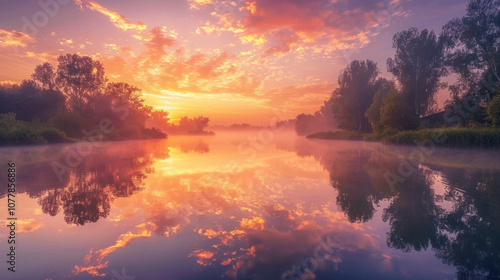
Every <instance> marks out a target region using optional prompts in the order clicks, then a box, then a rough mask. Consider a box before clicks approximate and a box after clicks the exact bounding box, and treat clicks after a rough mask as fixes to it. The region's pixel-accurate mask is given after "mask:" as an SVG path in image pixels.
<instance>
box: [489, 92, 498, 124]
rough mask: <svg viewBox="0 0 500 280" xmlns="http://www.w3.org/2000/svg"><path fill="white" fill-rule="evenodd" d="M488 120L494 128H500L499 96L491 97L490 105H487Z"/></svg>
mask: <svg viewBox="0 0 500 280" xmlns="http://www.w3.org/2000/svg"><path fill="white" fill-rule="evenodd" d="M486 112H487V113H488V119H489V120H490V121H491V124H492V125H493V126H494V127H499V126H500V95H497V96H495V97H493V99H492V100H491V102H490V104H488V109H487V110H486Z"/></svg>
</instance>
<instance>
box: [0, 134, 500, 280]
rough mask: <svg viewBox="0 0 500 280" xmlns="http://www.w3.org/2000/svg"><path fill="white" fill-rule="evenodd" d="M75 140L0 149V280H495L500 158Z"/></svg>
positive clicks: (284, 145) (336, 145)
mask: <svg viewBox="0 0 500 280" xmlns="http://www.w3.org/2000/svg"><path fill="white" fill-rule="evenodd" d="M77 146H78V145H76V144H71V145H50V146H39V147H16V148H12V147H10V148H1V149H0V162H1V164H2V165H4V167H5V168H2V174H0V180H2V184H1V185H2V188H1V189H0V209H2V210H1V211H0V213H2V214H0V220H2V224H6V223H7V218H8V215H7V204H8V202H7V196H6V193H7V189H6V182H7V171H6V168H7V167H6V166H7V162H12V161H13V162H15V163H16V165H17V179H18V181H17V193H16V216H17V218H18V221H17V227H16V256H17V259H16V272H15V273H12V272H10V271H8V270H7V268H8V266H9V264H8V263H6V261H7V256H6V253H7V252H8V251H7V249H8V244H7V242H6V241H7V234H8V231H7V230H6V227H5V226H2V227H1V230H0V252H1V253H2V256H3V257H2V258H1V259H2V262H1V267H0V279H23V280H29V279H54V280H55V279H116V280H126V279H135V280H142V279H147V280H155V279H162V280H163V279H167V280H170V279H172V280H173V279H197V280H199V279H498V278H499V277H500V152H498V151H494V152H492V151H486V152H485V151H474V150H451V149H435V150H434V149H430V148H429V149H428V150H425V151H423V150H419V149H418V148H416V147H395V146H385V145H381V144H379V143H365V142H349V141H312V140H307V139H305V138H299V137H295V136H294V135H293V134H292V133H290V134H287V133H283V134H280V135H274V136H273V137H272V139H270V138H268V139H266V143H263V142H262V141H259V137H258V131H254V132H252V131H250V132H245V133H243V132H241V133H228V132H220V133H218V134H217V136H211V137H197V136H189V137H188V136H186V137H171V138H170V139H167V140H158V141H127V142H108V143H99V144H98V145H96V146H93V147H92V148H90V149H91V150H89V149H87V150H84V149H82V147H80V152H81V154H82V155H84V156H82V157H78V156H76V155H77V152H78V150H77V149H78V147H77ZM87 148H88V147H87ZM416 155H418V156H416ZM422 155H423V156H422ZM410 158H411V159H412V162H413V164H414V165H412V164H411V163H409V161H408V159H410ZM416 158H417V159H418V162H417V161H416V160H415V159H416ZM54 166H56V167H58V168H57V170H58V172H55V171H54Z"/></svg>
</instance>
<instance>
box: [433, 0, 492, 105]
mask: <svg viewBox="0 0 500 280" xmlns="http://www.w3.org/2000/svg"><path fill="white" fill-rule="evenodd" d="M499 9H500V0H470V1H469V4H468V6H467V14H466V15H465V16H464V17H462V18H455V19H452V20H450V21H449V22H448V23H447V24H446V25H445V26H444V27H443V32H442V37H443V38H446V43H447V45H448V47H449V48H450V49H452V50H453V51H452V52H451V53H450V54H449V55H448V56H447V60H446V61H447V65H449V66H451V68H452V69H453V71H454V72H455V73H457V74H458V75H459V77H460V81H459V83H458V84H457V85H455V86H454V87H453V88H452V93H454V95H455V96H457V95H460V94H461V95H470V94H475V93H476V91H477V87H478V86H479V87H484V86H486V87H489V88H490V94H491V92H492V90H491V88H493V84H495V83H499V82H500V39H499V38H500V13H499ZM480 79H483V80H486V81H487V83H489V84H490V85H484V83H483V84H482V83H481V82H480ZM490 97H491V96H490Z"/></svg>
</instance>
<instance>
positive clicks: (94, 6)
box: [77, 0, 147, 31]
mask: <svg viewBox="0 0 500 280" xmlns="http://www.w3.org/2000/svg"><path fill="white" fill-rule="evenodd" d="M78 2H80V7H81V1H77V4H78ZM85 3H86V6H87V8H89V9H91V10H94V11H97V12H99V13H101V14H103V15H105V16H107V17H108V18H109V20H110V21H111V22H112V23H113V24H114V25H115V26H116V27H118V28H120V29H122V30H125V31H127V30H129V29H132V30H136V31H145V30H146V28H147V26H146V24H144V23H142V22H136V23H133V22H131V21H129V20H128V19H127V18H126V17H125V16H123V15H121V14H119V13H117V12H113V11H111V10H109V9H107V8H105V7H103V6H101V5H100V4H98V3H97V2H95V1H92V0H85Z"/></svg>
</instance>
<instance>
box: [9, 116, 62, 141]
mask: <svg viewBox="0 0 500 280" xmlns="http://www.w3.org/2000/svg"><path fill="white" fill-rule="evenodd" d="M69 141H71V140H70V139H68V138H67V137H66V135H65V134H64V133H63V132H62V131H60V130H58V129H56V128H53V127H46V126H43V125H40V124H39V123H27V122H23V121H20V120H16V114H14V113H8V114H0V144H1V145H33V144H45V143H48V142H51V143H60V142H69Z"/></svg>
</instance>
